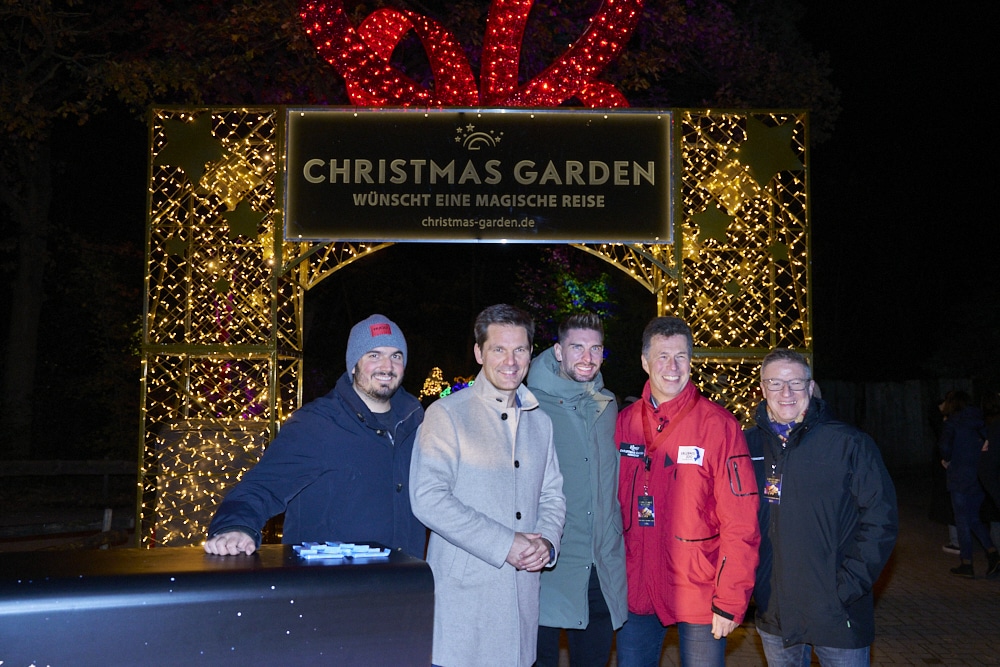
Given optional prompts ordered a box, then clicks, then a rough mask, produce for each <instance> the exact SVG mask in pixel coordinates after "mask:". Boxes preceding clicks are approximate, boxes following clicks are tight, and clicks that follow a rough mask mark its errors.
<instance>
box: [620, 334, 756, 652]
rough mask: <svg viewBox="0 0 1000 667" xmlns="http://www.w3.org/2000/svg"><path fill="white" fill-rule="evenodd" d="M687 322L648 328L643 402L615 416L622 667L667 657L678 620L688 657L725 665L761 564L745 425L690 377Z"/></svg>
mask: <svg viewBox="0 0 1000 667" xmlns="http://www.w3.org/2000/svg"><path fill="white" fill-rule="evenodd" d="M693 347H694V341H693V340H692V336H691V329H690V328H689V327H688V325H687V324H685V323H684V321H683V320H680V319H678V318H676V317H658V318H656V319H654V320H652V321H651V322H650V323H649V324H648V325H647V326H646V329H645V331H643V334H642V368H643V370H645V371H646V373H647V374H648V375H649V379H648V381H647V382H646V385H645V387H644V388H643V392H642V398H641V399H640V400H639V401H636V402H635V403H633V404H632V405H630V406H628V407H626V408H624V409H623V410H622V412H621V414H619V415H618V423H617V428H616V431H615V441H616V443H617V445H618V451H619V454H620V456H621V473H620V477H619V490H618V498H619V501H620V503H621V506H622V523H623V526H624V534H625V552H626V563H627V574H628V610H629V614H628V621H626V623H625V625H624V626H623V627H622V629H621V630H620V631H619V632H618V637H617V658H618V666H619V667H655V666H656V665H659V664H660V653H661V652H662V650H663V639H664V637H665V635H666V631H667V626H670V625H674V624H676V625H677V631H678V634H679V636H680V653H681V664H682V665H687V666H688V667H691V666H692V665H723V664H725V652H726V641H725V638H726V636H728V635H729V633H730V632H732V631H733V630H734V629H736V627H737V626H739V624H740V623H741V622H742V620H743V615H744V614H745V613H746V609H747V603H748V602H749V600H750V593H751V591H752V589H753V581H754V568H755V567H756V566H757V545H758V542H759V541H760V535H759V534H758V526H757V504H758V501H757V484H756V480H755V479H754V476H753V472H752V464H751V461H750V457H749V454H748V452H747V446H746V442H745V441H744V438H743V431H742V429H741V428H740V425H739V422H737V421H736V418H735V417H733V415H732V414H730V413H729V412H728V411H727V410H726V409H725V408H723V407H721V406H719V405H718V404H716V403H714V402H712V401H710V400H708V399H707V398H705V397H703V396H702V395H701V394H700V393H699V392H698V389H697V388H696V387H695V386H694V384H693V383H691V381H690V378H691V355H692V352H693Z"/></svg>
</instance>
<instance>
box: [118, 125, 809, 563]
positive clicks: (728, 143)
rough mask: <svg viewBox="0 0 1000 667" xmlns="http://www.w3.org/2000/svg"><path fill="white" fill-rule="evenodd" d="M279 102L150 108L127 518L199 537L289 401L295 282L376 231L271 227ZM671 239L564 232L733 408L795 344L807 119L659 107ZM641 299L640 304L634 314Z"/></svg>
mask: <svg viewBox="0 0 1000 667" xmlns="http://www.w3.org/2000/svg"><path fill="white" fill-rule="evenodd" d="M284 113H285V112H284V109H282V108H219V109H178V108H174V109H154V110H152V112H151V114H150V156H149V191H148V224H147V237H146V238H147V243H146V277H145V303H144V324H143V345H142V377H141V392H142V403H141V408H140V409H141V415H140V417H141V423H142V430H141V434H140V442H139V470H140V473H139V478H138V485H137V510H136V511H137V526H139V529H138V530H137V533H138V535H139V538H140V542H141V544H142V545H143V546H153V545H185V544H195V543H198V542H200V541H201V540H202V539H203V538H204V535H205V532H206V529H207V526H208V522H209V521H210V519H211V517H212V515H213V513H214V510H215V506H216V504H217V502H218V501H219V500H220V499H221V497H222V496H223V495H224V493H225V491H226V490H227V489H228V488H229V487H230V486H231V485H232V484H234V483H235V482H236V481H237V480H238V479H239V478H240V477H241V476H242V475H243V473H244V472H245V471H246V470H248V469H249V468H250V467H251V466H252V465H253V464H254V463H255V462H256V461H257V460H258V458H259V457H260V454H261V453H262V452H263V449H264V447H265V446H266V445H267V443H268V442H270V440H271V438H273V436H274V435H275V434H276V433H277V429H278V428H279V426H280V424H281V422H282V421H283V420H284V419H285V418H286V417H287V416H288V415H290V414H291V413H292V411H294V410H295V409H296V408H297V407H298V406H299V404H300V403H301V400H302V391H301V378H302V316H303V303H304V299H305V295H306V293H307V292H308V290H309V289H310V288H312V287H314V286H315V285H316V284H318V283H319V282H321V281H322V280H323V279H324V278H325V277H327V276H329V275H330V274H331V273H333V272H334V271H337V270H339V269H341V268H344V267H346V266H348V265H350V264H352V263H353V262H355V261H357V260H358V259H360V258H362V257H366V256H369V255H370V254H371V253H374V252H376V251H378V250H380V249H382V248H385V247H388V245H391V244H388V243H376V244H364V243H307V242H300V241H285V240H284V239H283V238H282V236H283V235H282V227H283V225H282V214H283V213H282V201H283V196H282V182H283V181H282V175H283V169H284V164H283V160H284V157H283V156H284V147H283V137H284V127H283V125H284ZM673 114H674V126H675V127H674V130H675V131H674V142H675V145H674V160H675V186H674V202H675V209H674V211H675V213H674V218H675V230H674V242H673V243H672V244H635V245H623V244H587V245H577V246H576V247H577V248H579V249H580V250H582V251H584V252H588V253H590V254H593V255H595V256H598V257H600V258H602V259H603V260H605V261H607V262H609V263H610V264H612V265H613V266H615V267H616V268H618V269H619V270H621V271H624V272H625V273H627V274H628V275H629V276H631V277H632V278H633V279H634V280H636V281H637V282H639V283H640V284H642V285H643V286H644V287H645V288H646V289H647V290H649V292H650V293H651V294H653V295H654V296H655V297H656V313H655V314H656V315H677V316H679V317H682V318H684V319H685V320H686V321H687V322H688V323H689V324H690V325H691V328H692V331H693V332H694V338H695V346H696V350H695V357H696V359H695V363H694V364H693V371H692V377H693V380H694V381H695V382H696V384H698V385H699V386H700V387H701V389H702V390H703V391H704V392H705V393H706V394H708V395H709V396H710V397H712V398H713V399H715V400H718V401H721V402H722V403H724V404H725V405H727V406H728V407H729V408H730V409H731V410H733V412H734V413H735V414H736V415H737V416H738V417H739V418H740V419H741V420H743V421H744V422H746V421H747V420H748V419H749V415H750V414H751V411H752V406H753V405H754V403H755V402H756V400H757V399H756V395H757V390H756V372H757V367H758V365H759V363H760V359H761V358H762V357H763V356H764V354H766V353H767V351H768V350H769V349H771V348H772V347H775V346H787V347H794V348H796V349H798V350H800V351H802V352H804V353H805V354H807V355H809V356H811V353H812V329H811V324H810V308H811V303H810V302H811V296H810V294H811V293H810V287H809V279H810V261H811V248H810V241H809V219H808V196H809V192H808V178H807V176H808V151H807V145H808V122H807V116H806V114H805V113H804V112H798V111H766V110H764V111H716V110H674V111H673ZM652 315H653V313H651V314H650V316H652Z"/></svg>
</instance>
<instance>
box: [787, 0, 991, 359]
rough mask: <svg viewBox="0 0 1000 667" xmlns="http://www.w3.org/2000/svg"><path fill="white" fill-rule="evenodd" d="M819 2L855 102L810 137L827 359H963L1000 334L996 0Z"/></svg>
mask: <svg viewBox="0 0 1000 667" xmlns="http://www.w3.org/2000/svg"><path fill="white" fill-rule="evenodd" d="M808 5H809V9H808V14H807V16H806V20H805V22H804V24H803V29H804V32H805V33H806V35H807V38H808V39H809V40H810V41H811V42H812V43H813V45H814V47H815V48H816V49H817V50H819V51H827V52H829V53H830V55H831V62H832V65H833V69H834V75H833V79H834V82H835V84H836V85H837V86H838V87H839V88H840V90H841V93H842V99H841V105H842V107H843V112H842V113H841V115H840V118H839V120H838V121H837V125H836V128H835V131H834V136H833V138H832V139H831V140H830V141H828V142H827V143H825V144H822V145H820V146H818V147H816V148H815V150H814V151H813V153H812V174H811V187H812V194H813V200H812V204H813V206H812V231H813V237H812V240H813V249H814V265H813V271H814V273H813V293H814V304H815V312H814V314H815V318H814V323H815V327H814V332H815V352H816V363H817V372H818V373H820V374H822V375H827V376H830V377H835V378H843V379H848V378H852V377H859V376H861V377H868V378H874V379H903V378H914V377H918V376H927V375H934V374H937V372H942V373H943V372H945V371H946V370H951V369H952V368H955V367H961V366H962V362H963V357H967V356H968V355H971V354H974V353H975V351H976V347H977V346H987V347H992V348H994V349H996V348H997V347H998V346H1000V340H998V337H997V330H996V325H997V321H998V313H997V306H998V302H997V296H996V294H997V291H998V290H997V289H996V283H997V269H998V266H997V250H998V248H1000V245H998V241H1000V234H998V231H1000V226H998V224H997V219H996V217H995V215H993V214H992V206H990V204H991V201H990V199H991V194H992V193H993V192H994V191H995V185H994V181H995V179H996V177H997V169H996V167H995V166H994V164H995V162H994V159H995V158H994V155H995V152H994V151H993V150H992V148H991V147H992V146H995V144H996V142H995V140H994V139H993V135H994V134H995V132H996V130H995V128H994V127H992V123H991V116H993V115H994V114H993V113H992V112H993V111H994V109H993V108H992V105H991V104H990V105H988V103H987V102H988V99H987V98H989V101H990V102H992V99H993V95H992V91H991V90H990V89H991V87H992V85H993V84H991V83H990V81H993V80H994V79H993V77H994V76H995V75H996V71H997V56H996V51H995V36H994V35H993V34H991V33H992V31H993V30H994V29H995V28H996V26H998V25H1000V21H998V10H997V5H996V4H995V3H990V2H972V1H969V0H961V1H959V2H954V3H938V4H935V5H933V6H923V7H921V8H918V7H916V6H915V5H900V4H899V3H880V2H859V1H857V0H852V1H850V2H846V3H845V2H824V3H820V2H815V3H808ZM989 323H992V325H990V324H989ZM972 331H975V332H977V334H976V335H972V334H971V332H972ZM955 348H958V350H957V351H956V349H955ZM942 362H945V363H947V364H949V367H948V368H947V369H945V368H941V366H942V365H943V364H942Z"/></svg>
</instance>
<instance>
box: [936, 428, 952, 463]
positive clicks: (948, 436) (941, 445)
mask: <svg viewBox="0 0 1000 667" xmlns="http://www.w3.org/2000/svg"><path fill="white" fill-rule="evenodd" d="M954 449H955V425H954V424H949V423H948V420H947V419H946V420H945V421H944V424H943V425H942V427H941V437H940V439H939V440H938V452H940V454H941V458H942V459H944V460H945V461H951V456H952V453H953V452H954Z"/></svg>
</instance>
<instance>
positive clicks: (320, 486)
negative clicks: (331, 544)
mask: <svg viewBox="0 0 1000 667" xmlns="http://www.w3.org/2000/svg"><path fill="white" fill-rule="evenodd" d="M390 404H391V406H392V414H393V415H394V417H395V419H396V426H395V429H386V428H384V427H383V426H382V424H381V423H380V422H379V420H378V419H377V418H376V416H375V415H373V414H372V412H371V410H369V409H368V406H367V405H365V402H364V401H362V400H361V397H360V396H358V394H357V392H356V391H355V390H354V388H353V387H352V382H351V376H350V374H349V373H344V375H343V376H341V378H340V379H339V380H338V381H337V385H336V387H334V389H333V390H332V391H331V392H330V393H328V394H327V395H326V396H323V397H321V398H317V399H316V400H314V401H311V402H310V403H308V404H306V405H304V406H302V407H301V408H300V409H299V410H296V411H295V413H294V414H292V416H291V417H290V418H289V419H288V421H287V422H285V424H284V425H283V426H282V427H281V431H280V432H279V433H278V436H277V437H276V438H275V439H274V440H273V441H272V442H271V444H270V445H269V446H268V447H267V449H266V450H265V451H264V455H263V456H262V457H261V459H260V462H259V463H257V465H256V466H254V467H253V468H252V469H251V470H249V471H248V472H247V473H246V474H245V475H244V476H243V479H242V480H241V481H240V483H239V484H237V485H236V486H235V487H234V488H233V489H232V490H231V491H230V492H229V493H228V495H226V497H225V499H224V500H223V502H222V504H221V505H220V506H219V509H218V511H217V512H216V514H215V517H214V518H213V519H212V523H211V525H210V526H209V529H208V534H209V537H212V536H214V535H217V534H219V533H224V532H227V531H230V530H234V529H236V530H242V531H243V532H245V533H248V534H250V535H252V536H253V537H254V539H255V540H256V543H257V545H258V546H259V545H260V540H261V530H262V529H263V527H264V524H265V523H266V522H267V521H268V519H270V518H271V517H273V516H275V515H277V514H280V513H281V512H284V513H285V520H284V532H283V535H282V542H284V543H285V544H299V543H301V542H322V541H326V540H339V541H342V542H360V543H370V542H378V543H381V544H383V545H385V546H388V547H391V548H395V549H402V550H403V551H404V552H406V553H407V554H409V555H411V556H415V557H417V558H423V557H424V544H425V541H426V530H425V528H424V526H423V525H422V524H421V523H420V522H419V521H418V520H417V519H416V517H414V516H413V511H412V510H411V509H410V493H409V488H408V484H409V475H410V456H411V454H412V452H413V441H414V438H415V436H416V432H417V426H419V425H420V423H421V422H422V421H423V417H424V410H423V407H421V405H420V402H419V401H417V399H416V398H414V397H413V395H412V394H409V393H407V392H406V391H405V390H404V389H403V388H400V389H399V390H398V391H396V393H395V394H394V395H393V397H392V398H391V399H390Z"/></svg>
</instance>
